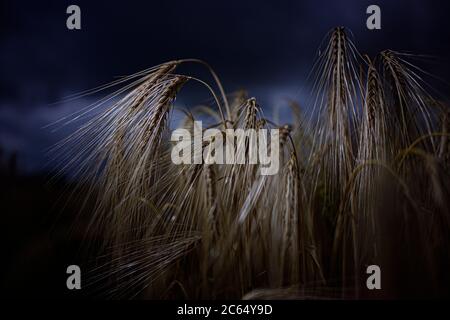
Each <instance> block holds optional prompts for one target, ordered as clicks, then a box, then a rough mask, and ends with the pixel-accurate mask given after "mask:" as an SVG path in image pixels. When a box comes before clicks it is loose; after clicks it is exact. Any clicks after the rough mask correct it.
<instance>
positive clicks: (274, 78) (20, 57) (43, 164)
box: [0, 0, 450, 297]
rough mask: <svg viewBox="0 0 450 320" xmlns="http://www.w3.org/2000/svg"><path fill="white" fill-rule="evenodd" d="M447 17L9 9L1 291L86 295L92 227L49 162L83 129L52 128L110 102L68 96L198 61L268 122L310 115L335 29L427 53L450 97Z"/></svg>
mask: <svg viewBox="0 0 450 320" xmlns="http://www.w3.org/2000/svg"><path fill="white" fill-rule="evenodd" d="M71 4H76V5H78V6H79V7H80V8H81V28H82V29H81V30H68V29H67V28H66V19H67V17H68V14H66V8H67V7H68V6H69V5H71ZM371 4H377V5H379V6H380V8H381V24H382V29H381V30H374V31H371V30H368V29H367V28H366V19H367V17H368V15H367V14H366V8H367V7H368V6H369V5H371ZM449 10H450V4H449V3H448V1H425V0H409V1H395V2H394V1H376V2H373V1H365V0H358V1H357V0H353V1H323V0H314V1H312V0H308V1H304V0H301V1H298V0H297V1H287V0H285V1H272V0H269V1H256V0H248V1H242V0H241V1H235V0H227V1H221V2H219V1H203V0H196V1H178V0H173V1H162V0H161V1H134V0H130V1H115V2H112V1H79V0H77V1H61V0H60V1H39V2H37V1H34V2H32V1H22V0H16V1H5V0H1V2H0V70H1V71H0V188H1V197H2V198H1V202H0V214H1V215H2V226H3V228H2V229H3V232H2V237H4V240H3V241H2V246H4V248H3V251H2V253H3V259H2V260H3V263H2V266H1V268H2V272H1V275H2V276H1V277H2V279H1V281H2V286H3V287H4V289H5V290H2V291H3V292H7V294H8V295H9V296H20V297H23V296H29V297H76V296H77V295H76V293H73V292H68V290H67V289H66V286H65V279H66V274H65V271H66V267H67V265H69V264H80V259H82V258H80V257H81V256H82V254H80V250H79V244H80V242H81V239H82V235H81V230H82V229H83V228H82V225H83V218H81V219H80V220H79V221H81V227H79V230H74V228H73V221H74V217H75V216H76V215H77V214H80V212H78V211H79V207H80V206H79V202H78V201H77V200H76V199H74V198H68V197H67V193H68V192H69V193H70V190H71V189H72V186H71V183H72V182H69V181H68V180H65V179H60V180H58V182H50V181H49V178H50V177H51V171H52V165H51V161H50V160H51V159H49V155H48V152H47V151H48V149H49V148H51V147H52V146H53V145H54V144H55V143H56V142H58V141H59V140H60V139H62V138H63V137H64V136H66V135H67V133H68V132H70V131H71V130H73V126H68V127H64V128H62V129H60V130H53V129H52V128H45V126H46V125H48V124H50V123H52V122H54V121H56V120H58V119H61V118H62V117H64V116H67V115H69V114H70V113H72V112H75V111H77V110H80V109H81V108H82V107H85V106H87V105H89V104H90V103H92V102H94V101H96V100H98V99H99V98H100V97H101V96H102V94H101V93H99V94H95V95H90V96H85V97H82V98H80V99H77V100H73V101H68V102H61V101H63V100H64V98H65V97H67V96H69V95H71V94H74V93H78V92H81V91H83V90H86V89H91V88H94V87H97V86H99V85H101V84H104V83H107V82H110V81H112V80H114V79H116V78H117V77H118V76H123V75H127V74H131V73H134V72H137V71H139V70H142V69H145V68H148V67H151V66H153V65H157V64H159V63H161V62H165V61H169V60H172V59H179V58H199V59H202V60H205V61H207V62H208V63H209V64H210V65H211V66H212V67H213V68H214V69H215V71H216V72H217V73H218V75H219V76H220V78H221V79H222V81H223V84H224V87H225V90H226V91H227V92H234V91H236V90H239V89H246V90H247V91H248V92H249V95H251V96H255V97H257V99H258V101H259V103H260V104H261V106H262V107H263V108H264V110H265V112H266V113H268V114H269V115H270V113H271V112H272V111H273V109H275V108H278V107H282V105H283V104H284V103H285V102H286V99H287V98H290V99H295V100H297V101H298V102H299V103H300V104H301V105H302V106H304V107H307V101H308V97H309V95H310V90H309V89H310V85H311V83H310V81H308V75H309V72H310V71H311V68H312V66H313V62H314V59H315V58H316V56H317V52H318V48H319V47H320V44H321V42H322V40H323V39H324V37H325V36H326V34H327V32H328V31H329V30H330V29H332V28H333V27H335V26H345V27H347V28H348V29H349V30H350V31H351V32H352V34H353V37H352V40H353V41H354V42H355V44H356V45H357V47H358V49H359V50H360V52H361V53H368V54H370V55H375V54H376V53H378V52H379V51H381V50H383V49H393V50H396V51H402V52H412V53H414V54H418V55H419V56H418V57H417V59H418V60H419V64H420V65H423V66H424V67H426V70H427V71H429V72H430V73H432V74H433V75H435V76H436V80H434V81H435V83H433V85H434V86H435V87H436V88H437V89H438V90H439V91H440V92H442V93H443V94H446V93H447V92H448V82H449V80H450V43H449V42H448V39H450V20H449V19H448V12H449ZM195 72H198V73H199V74H201V75H204V76H205V77H206V76H207V74H206V73H202V72H204V71H202V70H195ZM186 92H188V94H186ZM209 99H210V96H209V94H208V92H206V91H205V90H204V89H202V88H201V87H195V86H193V87H192V88H190V90H185V91H184V92H182V94H181V95H180V98H179V100H178V101H177V103H178V104H179V105H181V106H183V107H186V108H189V107H192V106H194V105H197V104H200V103H202V102H204V101H208V100H209ZM281 115H282V116H283V114H282V112H281ZM50 157H51V155H50ZM81 215H82V217H83V215H88V212H86V213H81Z"/></svg>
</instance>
